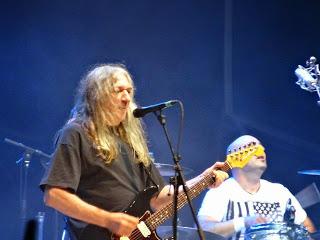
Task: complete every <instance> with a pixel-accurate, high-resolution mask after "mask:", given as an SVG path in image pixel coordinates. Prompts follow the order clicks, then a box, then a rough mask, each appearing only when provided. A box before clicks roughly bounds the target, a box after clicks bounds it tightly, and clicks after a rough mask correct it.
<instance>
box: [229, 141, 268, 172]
mask: <svg viewBox="0 0 320 240" xmlns="http://www.w3.org/2000/svg"><path fill="white" fill-rule="evenodd" d="M263 152H264V147H263V146H262V145H261V144H257V143H255V142H252V143H249V144H247V145H245V146H243V147H241V148H238V149H234V150H232V151H229V153H228V155H227V157H226V162H227V163H228V165H229V166H230V167H231V168H243V167H244V166H245V165H247V163H248V162H249V161H250V159H251V158H252V157H253V156H254V155H258V156H259V155H262V154H263Z"/></svg>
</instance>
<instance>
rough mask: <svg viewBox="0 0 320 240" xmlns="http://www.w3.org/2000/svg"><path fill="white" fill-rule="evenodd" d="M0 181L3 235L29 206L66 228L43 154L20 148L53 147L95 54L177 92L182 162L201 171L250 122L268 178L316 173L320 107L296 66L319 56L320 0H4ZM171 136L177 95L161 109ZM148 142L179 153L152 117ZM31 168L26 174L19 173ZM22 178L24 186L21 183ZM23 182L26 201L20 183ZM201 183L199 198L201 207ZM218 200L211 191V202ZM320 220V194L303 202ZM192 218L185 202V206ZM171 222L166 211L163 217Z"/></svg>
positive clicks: (151, 93) (293, 185)
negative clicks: (50, 196) (52, 204)
mask: <svg viewBox="0 0 320 240" xmlns="http://www.w3.org/2000/svg"><path fill="white" fill-rule="evenodd" d="M1 5H2V6H1V10H0V11H1V14H0V26H1V38H0V42H1V44H0V49H1V56H0V62H1V65H0V66H1V77H0V82H1V95H0V102H1V107H0V111H1V118H0V140H1V144H0V152H1V161H0V186H1V191H2V194H1V198H0V203H1V206H2V209H1V213H2V214H1V224H0V232H1V236H2V237H1V238H2V239H18V236H19V235H18V234H19V231H20V229H21V226H22V222H21V216H22V213H21V211H22V205H23V204H26V212H25V214H26V218H27V219H32V218H34V217H35V216H36V215H37V213H38V212H44V213H45V218H44V235H45V238H44V239H46V240H56V239H58V237H59V235H60V234H61V226H62V224H63V223H62V218H61V216H60V215H59V214H58V213H56V212H54V211H52V210H50V209H49V208H46V207H45V206H44V204H43V200H42V198H43V196H42V193H41V191H40V189H39V188H38V183H39V181H40V179H41V177H42V175H43V172H44V168H45V163H46V161H47V159H45V158H41V157H38V156H37V155H33V156H32V158H31V162H30V166H29V168H28V175H27V176H26V177H24V176H23V175H22V174H21V172H20V170H21V165H19V164H17V163H16V161H17V160H18V159H20V158H21V157H22V156H23V153H24V152H23V149H21V148H19V147H16V146H13V145H10V144H7V143H4V141H3V140H4V138H10V139H13V140H15V141H18V142H21V143H23V144H25V145H28V146H30V147H33V148H37V149H40V150H42V151H43V152H45V153H48V154H51V153H52V151H53V147H52V143H53V137H54V135H55V132H56V131H57V130H58V129H59V128H60V127H61V126H62V125H63V124H64V123H65V121H66V119H67V117H68V114H69V111H70V109H71V107H72V105H73V100H74V95H75V88H76V86H77V83H78V81H79V79H80V78H81V77H82V76H83V75H84V74H85V73H86V71H87V70H88V69H89V68H90V67H91V66H93V65H95V64H98V63H105V62H120V63H123V64H125V65H126V66H127V67H128V68H129V70H130V72H131V73H132V74H133V77H134V80H135V82H136V86H137V96H136V98H137V100H138V103H139V104H140V105H148V104H153V103H157V102H161V101H166V100H169V99H180V100H181V101H182V102H183V103H184V107H185V122H184V132H183V142H182V145H181V152H180V153H181V155H182V160H181V164H182V165H183V166H185V167H188V168H191V169H193V170H194V173H193V175H188V176H187V178H190V177H192V176H194V175H195V174H198V173H200V172H201V171H203V170H204V169H205V168H207V167H209V166H210V165H211V164H213V163H214V162H215V161H224V151H225V148H226V146H227V145H228V143H230V141H232V140H233V139H234V138H236V137H237V136H239V135H240V134H253V135H255V136H257V137H258V138H260V139H261V141H262V143H263V144H264V145H265V147H266V151H267V156H268V165H269V166H268V170H267V172H266V173H265V178H267V179H268V180H271V181H276V182H280V183H282V184H284V185H286V186H287V187H288V188H289V189H290V190H291V191H292V192H293V193H294V194H295V193H297V192H299V191H300V190H302V189H303V188H305V187H306V186H308V185H309V184H311V183H313V182H315V183H316V184H319V178H320V176H306V175H298V174H297V171H298V170H304V169H320V164H319V153H320V150H319V149H320V147H319V146H320V138H319V136H320V127H319V121H320V107H319V106H317V104H316V101H317V100H318V97H317V95H316V93H309V92H307V91H303V90H301V89H300V88H299V86H298V85H296V84H295V81H296V80H297V79H296V77H295V75H294V70H295V68H296V67H297V65H298V64H301V65H304V64H305V61H306V60H307V59H308V58H309V57H310V56H312V55H314V56H316V57H318V58H319V59H320V51H319V47H320V43H319V41H318V40H319V37H320V32H319V22H320V15H319V11H318V9H319V7H320V3H319V1H317V0H310V1H307V2H306V1H303V0H295V1H292V0H270V1H253V0H252V1H232V0H225V1H224V0H214V1H212V0H207V1H205V0H203V1H195V0H193V1H181V0H180V1H146V0H141V1H108V0H97V1H84V0H77V1H73V0H72V1H24V2H23V1H6V3H2V4H1ZM165 113H166V115H167V121H168V127H169V131H170V135H171V136H172V138H173V139H174V141H175V142H176V140H177V134H178V128H179V111H178V108H177V107H173V108H170V109H167V110H165ZM145 124H146V128H147V132H148V137H149V142H150V150H151V151H152V152H153V153H154V156H155V159H156V161H157V162H160V163H167V164H170V163H172V158H171V156H170V152H169V148H168V146H167V143H166V141H165V137H164V134H163V131H162V129H161V127H160V125H159V123H158V122H157V120H156V118H155V117H154V116H153V115H148V116H146V118H145ZM24 179H26V180H27V182H26V181H25V180H24ZM21 183H26V187H24V188H23V187H21ZM23 189H24V190H25V199H24V200H25V201H22V200H23V196H24V195H23V192H21V191H22V190H23ZM202 198H203V194H202V195H200V196H199V197H198V198H197V199H196V200H195V201H194V206H195V208H196V210H198V209H199V206H200V204H201V200H202ZM212 204H214V203H212ZM306 210H307V212H308V214H309V215H310V217H311V218H312V220H313V221H314V222H315V223H316V225H317V227H319V225H320V222H319V204H316V205H314V206H312V207H310V208H307V209H306ZM180 221H181V223H182V225H184V226H193V220H192V217H191V215H190V212H189V209H188V207H186V208H185V209H184V210H182V211H181V213H180ZM166 224H170V222H168V223H166Z"/></svg>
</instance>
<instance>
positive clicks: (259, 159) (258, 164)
mask: <svg viewBox="0 0 320 240" xmlns="http://www.w3.org/2000/svg"><path fill="white" fill-rule="evenodd" d="M266 168H267V157H266V153H265V151H261V152H260V153H259V154H256V155H254V156H253V157H252V158H251V159H250V161H249V162H248V163H247V165H246V166H245V167H244V170H245V171H254V170H262V171H264V170H265V169H266Z"/></svg>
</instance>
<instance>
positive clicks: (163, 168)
mask: <svg viewBox="0 0 320 240" xmlns="http://www.w3.org/2000/svg"><path fill="white" fill-rule="evenodd" d="M154 165H155V166H156V168H157V169H158V170H159V172H160V175H161V176H163V177H171V176H174V174H175V170H174V166H173V165H171V164H165V163H156V162H155V163H154ZM182 171H183V172H184V174H185V175H190V174H191V173H192V172H193V170H192V169H191V168H187V167H182Z"/></svg>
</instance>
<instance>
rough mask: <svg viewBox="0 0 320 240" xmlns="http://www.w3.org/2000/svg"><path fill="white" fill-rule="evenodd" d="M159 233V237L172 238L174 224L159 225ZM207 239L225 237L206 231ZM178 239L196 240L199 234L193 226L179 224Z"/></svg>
mask: <svg viewBox="0 0 320 240" xmlns="http://www.w3.org/2000/svg"><path fill="white" fill-rule="evenodd" d="M157 233H158V235H159V237H161V239H163V240H171V239H173V238H172V226H159V227H158V228H157ZM204 235H205V239H206V240H225V238H224V237H223V236H221V235H218V234H215V233H210V232H205V231H204ZM177 237H178V238H177V239H178V240H195V239H199V235H198V232H197V229H196V228H191V227H183V226H178V233H177Z"/></svg>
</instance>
